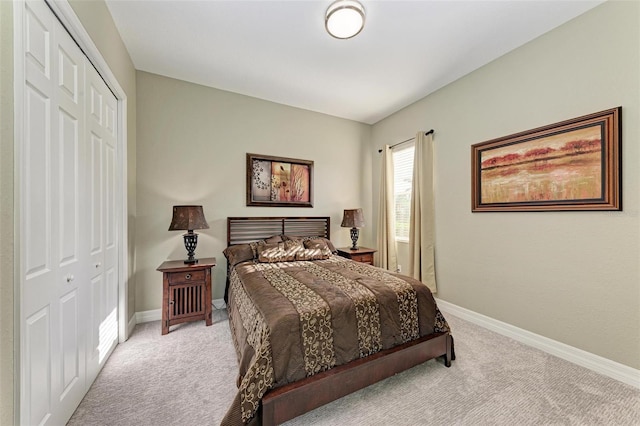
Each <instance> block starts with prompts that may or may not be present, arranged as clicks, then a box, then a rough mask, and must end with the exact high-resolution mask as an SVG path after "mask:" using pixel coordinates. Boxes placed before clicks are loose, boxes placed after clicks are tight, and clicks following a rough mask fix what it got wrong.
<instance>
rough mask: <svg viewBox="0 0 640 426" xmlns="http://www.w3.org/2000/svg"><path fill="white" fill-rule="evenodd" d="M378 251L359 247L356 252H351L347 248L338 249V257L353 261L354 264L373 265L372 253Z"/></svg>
mask: <svg viewBox="0 0 640 426" xmlns="http://www.w3.org/2000/svg"><path fill="white" fill-rule="evenodd" d="M377 251H378V250H374V249H370V248H366V247H360V248H358V250H351V248H349V247H341V248H339V249H338V255H340V256H342V257H346V258H347V259H351V260H355V261H356V262H361V263H368V264H369V265H373V253H375V252H377Z"/></svg>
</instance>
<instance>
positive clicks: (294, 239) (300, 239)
mask: <svg viewBox="0 0 640 426" xmlns="http://www.w3.org/2000/svg"><path fill="white" fill-rule="evenodd" d="M282 238H284V240H285V241H286V240H291V241H302V242H306V241H309V240H322V241H324V242H325V244H326V245H327V247H328V248H329V250H330V251H331V253H337V252H338V250H336V248H335V246H334V245H333V243H332V242H331V240H329V239H328V238H325V237H298V236H293V235H283V236H282Z"/></svg>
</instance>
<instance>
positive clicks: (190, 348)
mask: <svg viewBox="0 0 640 426" xmlns="http://www.w3.org/2000/svg"><path fill="white" fill-rule="evenodd" d="M445 316H446V318H447V320H448V321H449V324H450V325H451V328H452V334H453V336H454V338H455V341H456V356H457V360H456V361H454V362H453V366H452V367H451V368H446V367H444V365H443V364H442V362H441V361H435V360H432V361H428V362H426V363H424V364H422V365H420V366H417V367H414V368H412V369H411V370H408V371H405V372H403V373H401V374H398V375H396V376H394V377H391V378H389V379H387V380H384V381H382V382H380V383H377V384H375V385H373V386H370V387H368V388H366V389H363V390H361V391H359V392H356V393H354V394H351V395H348V396H347V397H344V398H342V399H340V400H338V401H335V402H333V403H331V404H328V405H325V406H323V407H320V408H318V409H316V410H314V411H312V412H310V413H307V414H305V415H303V416H300V417H298V418H296V419H294V420H292V421H290V422H287V423H286V424H287V425H288V426H293V425H300V426H302V425H305V426H306V425H347V426H348V425H358V426H360V425H427V424H428V425H452V424H453V425H638V424H640V390H638V389H635V388H633V387H631V386H628V385H625V384H623V383H620V382H617V381H615V380H613V379H609V378H607V377H604V376H601V375H599V374H596V373H594V372H591V371H590V370H587V369H584V368H582V367H579V366H576V365H574V364H571V363H569V362H567V361H564V360H561V359H559V358H556V357H553V356H551V355H548V354H546V353H544V352H541V351H539V350H536V349H532V348H530V347H528V346H525V345H523V344H520V343H518V342H516V341H514V340H511V339H509V338H506V337H503V336H501V335H498V334H496V333H493V332H491V331H488V330H486V329H484V328H481V327H478V326H476V325H474V324H471V323H469V322H467V321H464V320H461V319H459V318H456V317H454V316H452V315H450V314H449V315H445ZM172 330H173V331H172V332H171V333H169V334H168V335H166V336H161V334H160V322H159V321H156V322H151V323H146V324H139V325H138V326H136V329H135V331H134V332H133V335H132V336H131V338H130V339H129V340H128V341H127V342H125V343H123V344H120V345H119V346H118V347H117V348H116V349H115V351H114V352H113V355H112V356H111V358H110V359H109V361H108V362H107V365H106V366H105V367H104V369H103V370H102V372H101V373H100V375H99V376H98V378H97V379H96V381H95V383H94V384H93V386H92V387H91V389H90V390H89V392H88V393H87V395H86V396H85V398H84V400H83V401H82V403H81V404H80V406H79V407H78V409H77V410H76V412H75V414H74V415H73V417H72V418H71V420H70V421H69V423H68V424H69V425H83V426H88V425H154V426H157V425H217V424H219V423H220V420H221V419H222V417H223V416H224V414H225V412H226V410H227V408H228V406H229V405H230V403H231V401H232V399H233V397H234V394H235V391H236V387H235V379H236V371H237V363H236V357H235V352H234V349H233V343H232V342H231V337H230V333H229V325H228V322H227V317H226V311H224V310H216V311H214V324H213V325H212V326H211V327H205V326H204V323H203V322H202V321H198V322H193V323H188V324H183V325H181V326H178V327H173V328H172Z"/></svg>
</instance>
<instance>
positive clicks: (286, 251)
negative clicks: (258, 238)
mask: <svg viewBox="0 0 640 426" xmlns="http://www.w3.org/2000/svg"><path fill="white" fill-rule="evenodd" d="M301 249H302V247H300V246H298V245H295V244H294V245H291V246H290V247H287V244H286V242H280V243H271V244H258V261H259V262H262V263H272V262H291V261H293V260H296V252H297V251H298V250H301Z"/></svg>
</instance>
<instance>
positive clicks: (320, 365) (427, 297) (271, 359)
mask: <svg viewBox="0 0 640 426" xmlns="http://www.w3.org/2000/svg"><path fill="white" fill-rule="evenodd" d="M229 324H230V327H231V332H232V336H233V341H234V344H235V348H236V353H237V355H238V362H239V370H240V371H239V378H238V383H239V389H238V394H237V395H236V398H235V400H234V403H233V405H232V407H231V408H230V409H229V411H228V412H227V415H226V417H225V419H224V420H223V422H222V424H223V425H227V424H229V425H232V424H233V425H235V424H242V423H248V422H250V421H251V420H252V419H254V417H255V415H256V412H257V410H258V407H259V405H260V400H261V398H262V396H263V395H264V394H265V393H266V392H267V391H268V390H269V389H272V388H275V387H278V386H282V385H284V384H287V383H291V382H294V381H297V380H300V379H303V378H305V377H307V376H311V375H313V374H316V373H318V372H321V371H324V370H327V369H329V368H332V367H334V366H337V365H341V364H345V363H348V362H349V361H352V360H354V359H357V358H360V357H365V356H367V355H371V354H373V353H375V352H378V351H380V350H382V349H388V348H391V347H393V346H397V345H399V344H402V343H405V342H407V341H409V340H412V339H416V338H418V337H421V336H426V335H428V334H431V333H433V332H443V331H449V326H448V324H447V322H446V321H445V319H444V318H443V316H442V314H441V313H440V311H439V310H438V308H437V306H436V304H435V301H434V300H433V296H432V295H431V292H430V291H429V289H428V288H427V287H426V286H425V285H424V284H422V283H421V282H419V281H417V280H414V279H412V278H409V277H406V276H403V275H398V274H393V273H390V272H388V271H386V270H383V269H380V268H375V267H372V266H369V265H365V264H362V263H357V262H353V261H351V260H347V259H344V258H341V257H338V256H331V257H330V258H329V259H327V260H316V261H297V262H282V263H257V262H253V261H248V262H243V263H240V264H238V265H236V266H235V268H232V270H231V275H230V288H229Z"/></svg>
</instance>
